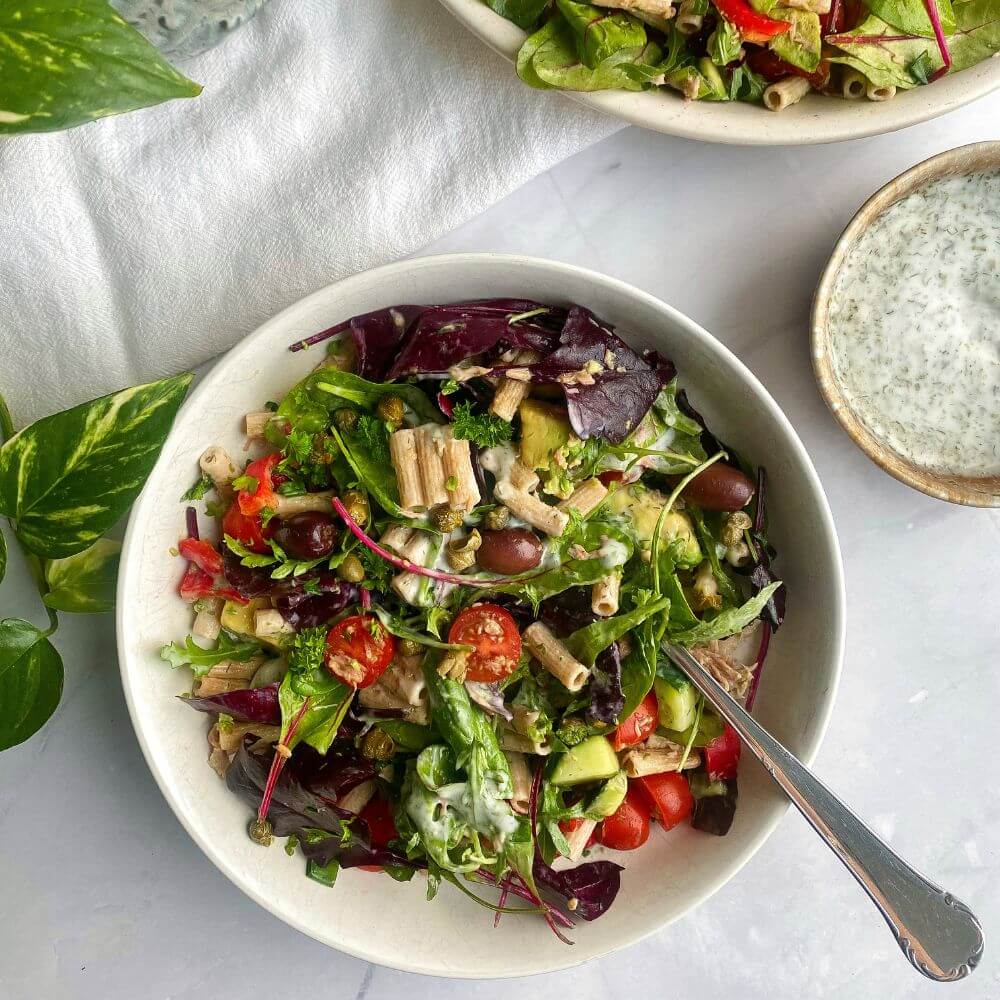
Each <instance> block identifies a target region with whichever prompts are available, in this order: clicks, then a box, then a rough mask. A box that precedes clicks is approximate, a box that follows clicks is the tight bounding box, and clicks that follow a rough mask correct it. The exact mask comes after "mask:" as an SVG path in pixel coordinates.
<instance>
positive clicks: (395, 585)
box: [390, 531, 434, 604]
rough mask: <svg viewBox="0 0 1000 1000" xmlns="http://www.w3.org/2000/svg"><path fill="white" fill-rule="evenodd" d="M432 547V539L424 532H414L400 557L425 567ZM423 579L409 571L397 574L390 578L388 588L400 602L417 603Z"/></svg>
mask: <svg viewBox="0 0 1000 1000" xmlns="http://www.w3.org/2000/svg"><path fill="white" fill-rule="evenodd" d="M433 547H434V539H433V537H432V536H431V535H430V534H428V533H427V532H426V531H414V532H413V534H412V535H411V536H410V538H409V540H408V541H407V543H406V544H405V545H404V546H403V550H402V552H400V555H401V556H402V557H403V558H404V559H406V560H408V561H409V562H411V563H414V564H415V565H417V566H426V565H427V562H428V560H429V559H430V555H431V550H432V549H433ZM424 580H425V577H423V576H421V575H420V574H419V573H410V572H409V571H406V572H403V573H397V574H396V575H395V576H394V577H393V578H392V583H391V584H390V586H391V587H392V589H393V590H394V591H395V592H396V594H397V595H398V597H399V598H400V600H403V601H406V602H407V604H415V603H416V602H417V597H418V591H419V589H420V588H421V586H422V585H423V583H424Z"/></svg>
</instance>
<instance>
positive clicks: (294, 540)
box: [274, 510, 337, 559]
mask: <svg viewBox="0 0 1000 1000" xmlns="http://www.w3.org/2000/svg"><path fill="white" fill-rule="evenodd" d="M274 540H275V541H276V542H277V543H278V544H279V545H280V546H281V547H282V548H283V549H284V550H285V552H287V553H288V555H290V556H291V557H292V558H293V559H322V558H323V557H324V556H328V555H329V554H330V553H331V552H332V551H333V547H334V545H336V543H337V527H336V525H335V524H334V523H333V517H331V515H329V514H322V513H320V512H319V511H318V510H307V511H304V512H303V513H301V514H293V515H292V516H291V517H289V518H286V519H285V520H284V521H279V522H278V528H277V530H276V531H275V532H274Z"/></svg>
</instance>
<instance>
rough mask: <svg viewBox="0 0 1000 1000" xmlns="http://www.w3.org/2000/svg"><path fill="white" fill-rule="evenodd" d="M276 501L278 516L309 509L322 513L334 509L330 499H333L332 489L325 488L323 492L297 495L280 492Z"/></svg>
mask: <svg viewBox="0 0 1000 1000" xmlns="http://www.w3.org/2000/svg"><path fill="white" fill-rule="evenodd" d="M276 495H277V499H276V500H275V501H274V513H275V516H276V517H291V516H292V515H293V514H302V513H304V512H305V511H307V510H318V511H320V512H322V513H329V512H330V510H332V506H331V503H330V501H331V500H332V499H333V491H332V490H323V491H322V492H321V493H303V494H301V495H300V496H297V497H286V496H282V495H281V494H280V493H278V494H276Z"/></svg>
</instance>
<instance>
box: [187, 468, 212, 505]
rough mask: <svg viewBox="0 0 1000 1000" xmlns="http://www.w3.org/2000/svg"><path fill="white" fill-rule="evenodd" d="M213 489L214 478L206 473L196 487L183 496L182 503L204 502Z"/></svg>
mask: <svg viewBox="0 0 1000 1000" xmlns="http://www.w3.org/2000/svg"><path fill="white" fill-rule="evenodd" d="M211 488H212V477H211V476H210V475H209V474H208V473H207V472H204V473H202V475H201V478H200V479H199V480H198V481H197V482H196V483H195V484H194V486H192V487H191V489H189V490H187V491H186V492H185V493H183V494H182V495H181V503H183V502H184V501H186V500H203V499H204V498H205V494H206V493H207V492H208V491H209V490H210V489H211Z"/></svg>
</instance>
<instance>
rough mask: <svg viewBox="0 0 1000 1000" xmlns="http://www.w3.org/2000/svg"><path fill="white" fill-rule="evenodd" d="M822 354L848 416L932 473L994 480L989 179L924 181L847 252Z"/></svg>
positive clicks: (997, 217)
mask: <svg viewBox="0 0 1000 1000" xmlns="http://www.w3.org/2000/svg"><path fill="white" fill-rule="evenodd" d="M829 330H830V353H831V361H832V364H833V368H834V371H835V373H836V375H837V377H838V379H839V380H840V382H841V384H842V386H843V392H844V396H845V398H846V399H847V401H848V403H849V404H850V406H851V408H852V409H853V410H854V412H855V414H856V415H857V417H858V418H859V419H860V420H861V421H862V422H863V423H864V424H865V425H866V426H867V427H868V429H869V430H870V431H872V433H873V434H875V435H876V436H877V437H879V438H880V439H881V440H882V441H884V442H885V443H886V444H888V445H889V446H890V447H891V448H893V449H894V450H895V451H896V452H897V453H898V454H899V455H900V456H902V457H903V458H905V459H908V460H910V461H911V462H914V463H916V464H918V465H922V466H924V467H925V468H928V469H933V470H935V471H938V472H944V473H952V474H964V475H972V476H986V475H996V474H1000V173H996V172H991V173H975V174H969V175H965V176H961V177H948V178H942V179H939V180H935V181H931V182H930V183H929V184H927V185H925V186H924V187H922V188H921V189H920V190H918V191H915V192H913V193H912V194H910V195H908V196H907V197H905V198H903V199H901V200H900V201H898V202H896V204H895V205H893V206H892V207H891V208H889V209H888V210H887V211H886V212H884V213H883V214H882V216H881V217H879V218H878V219H876V220H875V221H874V222H873V223H872V225H871V226H870V227H869V229H868V230H867V232H866V233H865V234H864V235H863V236H862V237H861V238H860V239H859V240H858V242H857V243H856V244H855V246H854V247H853V248H852V249H851V250H850V252H849V254H848V256H847V259H846V260H845V262H844V265H843V267H842V268H841V270H840V273H839V275H838V277H837V281H836V284H835V286H834V290H833V294H832V295H831V298H830V308H829Z"/></svg>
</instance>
